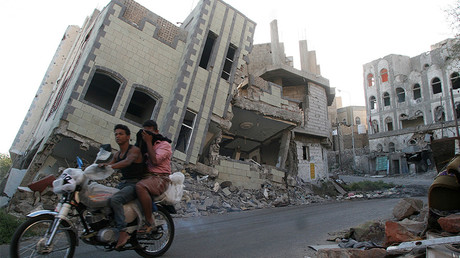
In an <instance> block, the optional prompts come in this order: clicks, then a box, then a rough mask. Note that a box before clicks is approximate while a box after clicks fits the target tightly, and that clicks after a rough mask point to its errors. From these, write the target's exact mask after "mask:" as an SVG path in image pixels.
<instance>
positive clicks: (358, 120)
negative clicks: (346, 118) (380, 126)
mask: <svg viewBox="0 0 460 258" xmlns="http://www.w3.org/2000/svg"><path fill="white" fill-rule="evenodd" d="M355 124H357V125H360V124H361V118H359V116H357V117H356V118H355Z"/></svg>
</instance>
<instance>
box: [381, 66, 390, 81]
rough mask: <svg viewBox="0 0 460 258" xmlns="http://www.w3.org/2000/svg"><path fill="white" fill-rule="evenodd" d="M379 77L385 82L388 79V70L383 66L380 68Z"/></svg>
mask: <svg viewBox="0 0 460 258" xmlns="http://www.w3.org/2000/svg"><path fill="white" fill-rule="evenodd" d="M380 78H381V79H382V82H387V81H388V70H387V69H385V68H383V69H382V70H380Z"/></svg>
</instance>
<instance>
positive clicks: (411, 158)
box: [363, 39, 460, 174]
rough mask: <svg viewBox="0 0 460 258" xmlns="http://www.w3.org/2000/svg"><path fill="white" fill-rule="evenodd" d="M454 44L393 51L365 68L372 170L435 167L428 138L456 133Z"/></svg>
mask: <svg viewBox="0 0 460 258" xmlns="http://www.w3.org/2000/svg"><path fill="white" fill-rule="evenodd" d="M456 42H457V41H456V40H454V39H447V40H444V41H442V42H440V43H437V44H435V45H433V46H432V47H431V51H428V52H425V53H422V54H420V55H418V56H415V57H408V56H403V55H394V54H392V55H388V56H385V57H383V58H380V59H377V60H374V61H372V62H370V63H367V64H365V65H364V66H363V69H364V74H363V75H364V90H365V95H366V106H367V112H368V121H369V146H370V150H371V154H372V155H373V157H372V159H371V161H372V162H371V167H372V168H373V169H372V170H373V171H383V172H386V173H389V174H400V173H401V174H402V173H409V172H410V173H419V172H426V171H429V170H431V169H433V168H434V159H433V154H432V150H431V147H430V144H431V142H432V141H433V140H437V139H442V138H446V137H454V136H456V128H455V127H456V126H455V120H456V117H455V110H460V109H459V108H460V77H459V70H460V69H459V68H460V67H459V65H458V61H459V60H458V53H456V52H455V51H454V48H453V46H454V45H455V44H456ZM454 107H455V108H454ZM459 114H460V112H457V118H458V115H459Z"/></svg>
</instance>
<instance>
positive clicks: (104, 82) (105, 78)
mask: <svg viewBox="0 0 460 258" xmlns="http://www.w3.org/2000/svg"><path fill="white" fill-rule="evenodd" d="M119 89H120V82H118V81H117V80H115V79H113V78H112V77H110V76H109V75H107V74H105V73H103V72H101V71H96V72H95V73H94V76H93V79H92V80H91V83H90V84H89V86H88V90H87V91H86V94H85V98H84V99H85V100H86V101H88V102H90V103H92V104H94V105H96V106H99V107H101V108H103V109H106V110H109V111H110V110H112V106H113V103H114V102H115V98H116V96H117V94H118V90H119Z"/></svg>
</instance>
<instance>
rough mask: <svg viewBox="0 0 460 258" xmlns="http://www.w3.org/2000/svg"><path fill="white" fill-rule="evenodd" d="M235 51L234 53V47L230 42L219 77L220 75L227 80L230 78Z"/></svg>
mask: <svg viewBox="0 0 460 258" xmlns="http://www.w3.org/2000/svg"><path fill="white" fill-rule="evenodd" d="M235 53H236V47H235V46H234V45H232V44H230V46H228V50H227V56H226V57H225V63H224V68H223V69H222V74H221V75H220V77H222V78H223V79H225V80H228V79H229V78H230V74H231V72H232V67H233V60H234V58H235Z"/></svg>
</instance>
